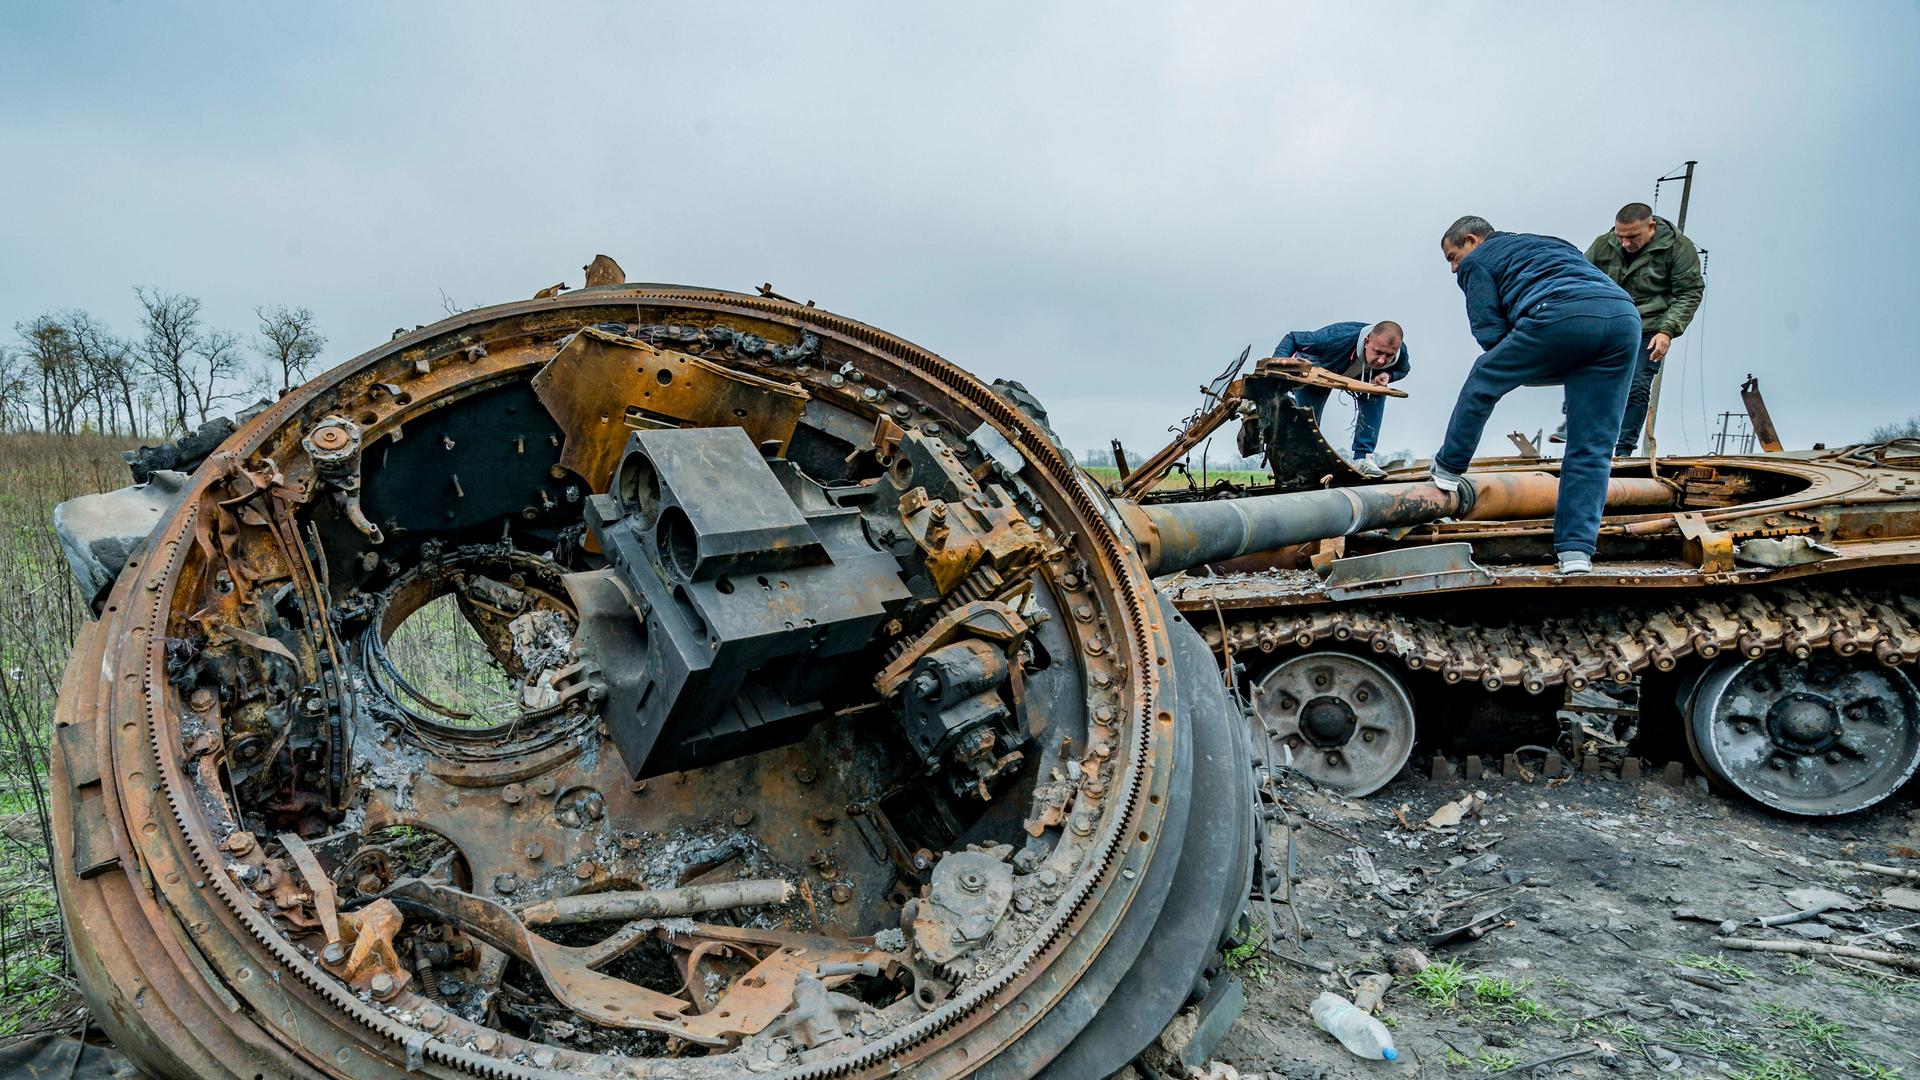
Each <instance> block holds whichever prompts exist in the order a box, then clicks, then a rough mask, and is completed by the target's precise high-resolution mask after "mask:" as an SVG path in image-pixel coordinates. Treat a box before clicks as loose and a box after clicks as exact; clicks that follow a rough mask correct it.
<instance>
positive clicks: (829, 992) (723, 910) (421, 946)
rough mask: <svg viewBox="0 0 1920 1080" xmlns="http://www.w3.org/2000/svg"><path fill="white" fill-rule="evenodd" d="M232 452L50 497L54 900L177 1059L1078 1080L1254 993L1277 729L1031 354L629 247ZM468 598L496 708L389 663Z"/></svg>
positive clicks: (245, 1069) (124, 1005) (146, 1046)
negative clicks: (59, 554)
mask: <svg viewBox="0 0 1920 1080" xmlns="http://www.w3.org/2000/svg"><path fill="white" fill-rule="evenodd" d="M616 281H617V278H616ZM550 291H552V290H550ZM200 441H201V442H202V443H209V442H218V448H217V449H214V450H213V451H212V452H211V453H208V452H207V450H208V447H207V446H205V445H202V446H200V447H199V448H198V449H197V450H195V449H193V448H192V447H191V446H188V445H186V444H182V445H180V446H174V447H169V448H162V449H159V450H156V451H153V452H148V453H143V454H140V455H135V460H134V464H135V467H136V471H137V472H138V473H140V474H141V478H142V479H143V480H144V483H142V484H140V485H139V486H136V487H132V488H128V489H124V490H122V491H119V492H113V493H107V494H103V495H98V496H87V497H84V498H82V499H78V500H75V501H73V502H70V503H67V504H63V506H62V507H61V508H60V510H59V512H58V514H57V525H58V531H59V533H60V535H61V538H62V541H63V543H64V544H65V545H66V548H67V550H68V553H69V557H70V560H71V561H72V563H73V566H74V570H75V573H76V576H77V577H78V578H79V580H80V581H81V582H82V585H83V587H84V588H86V589H87V591H88V592H89V593H90V594H94V604H95V613H96V614H97V616H98V621H97V622H94V623H92V624H90V625H89V626H87V627H86V629H85V630H84V632H83V633H82V634H81V635H80V637H79V640H78V643H77V645H76V647H75V651H74V655H73V658H72V661H71V663H70V665H69V667H68V669H67V673H66V677H65V682H64V685H63V688H62V692H61V695H60V701H59V707H58V713H57V717H56V739H55V750H54V756H53V766H52V773H51V786H52V795H53V798H52V806H53V833H54V835H53V839H54V843H55V847H56V851H57V857H56V860H55V861H56V866H57V874H58V885H59V895H60V902H61V906H62V910H63V913H64V916H65V921H66V927H67V931H68V934H69V937H70V943H71V947H72V953H73V957H74V968H75V972H76V977H77V980H78V982H79V985H80V987H81V989H82V991H83V992H84V994H85V996H86V998H87V1001H88V1002H89V1004H90V1005H91V1007H92V1013H93V1016H94V1017H95V1018H96V1019H97V1020H98V1021H99V1023H100V1024H101V1026H102V1027H103V1028H105V1029H106V1031H107V1032H108V1033H109V1034H110V1035H111V1036H112V1037H113V1039H114V1041H115V1042H116V1043H117V1044H118V1045H119V1046H120V1047H121V1048H122V1049H123V1050H124V1051H125V1052H126V1053H128V1054H129V1055H131V1056H132V1057H133V1058H134V1059H135V1060H136V1061H137V1062H138V1063H139V1064H140V1065H141V1066H142V1067H143V1068H144V1069H146V1070H147V1071H149V1072H151V1073H152V1074H153V1075H156V1076H167V1077H176V1076H178V1077H185V1076H195V1077H239V1078H243V1080H244V1078H249V1077H250V1078H252V1080H262V1078H263V1077H276V1078H278V1077H352V1078H357V1080H368V1078H375V1077H403V1076H405V1077H415V1076H430V1077H464V1076H478V1077H488V1078H505V1077H527V1078H531V1077H560V1076H590V1077H600V1076H618V1077H660V1078H684V1080H696V1078H702V1077H741V1076H756V1077H759V1076H765V1077H788V1078H803V1077H826V1076H836V1077H841V1076H844V1077H877V1076H892V1075H898V1074H910V1075H914V1076H924V1077H949V1076H960V1075H967V1076H976V1077H1026V1076H1035V1075H1039V1076H1048V1077H1061V1078H1081V1077H1098V1076H1106V1075H1109V1074H1111V1073H1113V1072H1115V1071H1116V1070H1119V1069H1120V1068H1122V1067H1123V1066H1124V1065H1125V1064H1126V1063H1127V1062H1128V1061H1129V1060H1130V1059H1131V1058H1133V1057H1134V1056H1135V1055H1136V1054H1137V1053H1138V1052H1139V1051H1140V1050H1141V1049H1142V1048H1143V1047H1145V1046H1146V1045H1147V1043H1148V1042H1150V1041H1151V1040H1153V1039H1154V1038H1155V1037H1156V1036H1157V1035H1158V1034H1159V1033H1160V1031H1161V1029H1162V1028H1163V1027H1164V1026H1165V1024H1166V1022H1167V1021H1168V1020H1169V1019H1170V1018H1171V1017H1172V1016H1173V1015H1174V1014H1175V1012H1176V1011H1177V1010H1179V1009H1181V1008H1183V1007H1185V1006H1188V1005H1189V1004H1194V1003H1197V1004H1199V1005H1200V1006H1201V1007H1202V1009H1201V1015H1202V1016H1203V1017H1206V1018H1211V1019H1208V1020H1206V1021H1205V1022H1203V1024H1202V1025H1201V1027H1200V1030H1201V1031H1202V1032H1206V1031H1211V1032H1212V1033H1213V1037H1217V1036H1218V1033H1219V1031H1220V1030H1221V1029H1222V1027H1223V1026H1224V1022H1225V1019H1230V1018H1231V1014H1232V1013H1231V1006H1230V1004H1229V1005H1223V1004H1222V1003H1223V1002H1230V1000H1231V999H1232V992H1231V991H1232V981H1231V976H1230V974H1226V973H1222V972H1221V971H1220V969H1219V964H1220V947H1221V943H1222V941H1223V940H1224V939H1226V938H1227V937H1228V935H1229V933H1230V932H1231V931H1232V929H1233V927H1234V925H1235V923H1236V921H1237V919H1238V916H1239V913H1240V911H1241V909H1242V906H1243V904H1244V902H1245V899H1246V897H1247V895H1248V890H1249V887H1250V881H1251V877H1252V870H1253V861H1254V856H1255V848H1256V836H1255V808H1254V788H1253V780H1254V776H1253V771H1252V770H1251V769H1250V768H1249V762H1250V760H1251V759H1252V750H1251V746H1250V743H1249V741H1248V729H1247V727H1246V725H1245V723H1244V720H1243V717H1242V714H1241V712H1240V710H1239V709H1237V708H1236V707H1235V706H1234V705H1233V704H1232V703H1231V702H1230V700H1229V698H1228V696H1227V694H1226V690H1225V688H1224V686H1223V685H1222V680H1221V677H1220V671H1219V669H1218V667H1217V666H1216V665H1215V663H1214V662H1213V660H1212V658H1211V656H1210V654H1209V652H1208V650H1207V648H1206V645H1205V644H1204V642H1203V641H1202V639H1201V637H1200V635H1199V634H1198V633H1196V632H1195V630H1194V629H1193V628H1192V626H1191V625H1190V624H1189V622H1188V620H1187V619H1186V617H1185V616H1183V615H1181V614H1180V613H1179V612H1178V611H1176V610H1174V609H1173V608H1171V607H1170V606H1168V605H1167V604H1165V603H1164V602H1163V601H1162V599H1161V598H1160V596H1159V595H1158V594H1157V593H1156V591H1155V589H1154V588H1153V585H1152V581H1151V579H1150V577H1149V574H1148V563H1147V562H1146V561H1145V560H1143V558H1142V557H1141V555H1140V553H1139V552H1138V551H1137V550H1136V547H1135V544H1134V542H1133V538H1132V536H1131V535H1130V534H1129V533H1128V531H1127V527H1126V525H1125V523H1124V520H1123V518H1122V517H1121V516H1120V513H1121V511H1120V510H1119V509H1118V508H1117V507H1116V505H1115V503H1114V502H1112V501H1111V500H1109V499H1108V498H1107V497H1106V496H1105V494H1104V493H1103V492H1102V491H1101V490H1100V488H1099V486H1098V485H1097V484H1096V483H1094V482H1093V481H1092V480H1091V479H1090V478H1088V477H1087V476H1086V475H1085V474H1084V473H1082V472H1080V471H1079V470H1078V469H1077V468H1075V467H1074V466H1073V465H1072V464H1071V463H1070V461H1069V460H1068V459H1067V457H1066V456H1065V455H1064V454H1063V453H1062V452H1061V450H1060V449H1059V446H1058V443H1057V441H1056V439H1055V438H1054V437H1053V435H1052V434H1051V433H1050V432H1049V430H1048V428H1047V424H1046V417H1045V414H1044V412H1043V411H1042V410H1041V409H1040V408H1039V406H1038V404H1037V403H1036V402H1034V401H1033V399H1032V398H1031V397H1030V396H1029V395H1027V394H1026V393H1025V392H1024V391H1023V390H1022V389H1021V387H1019V386H1018V385H1017V384H1011V383H996V384H993V385H991V386H990V385H987V384H985V383H982V382H980V381H978V380H976V379H975V378H973V377H972V376H970V375H968V374H966V373H965V372H964V371H962V370H961V369H960V368H958V367H956V366H954V365H953V364H950V363H948V362H946V361H944V360H942V359H940V358H939V357H937V356H935V355H933V354H932V353H929V352H927V351H925V350H923V349H920V348H917V347H915V346H913V345H911V344H908V343H907V342H904V341H901V340H900V339H898V338H895V337H892V336H890V335H888V334H885V333H883V332H881V331H878V330H875V329H873V328H871V327H869V326H866V325H863V324H861V323H858V322H854V321H852V320H850V319H846V318H842V317H840V316H837V315H832V314H829V313H827V312H825V311H821V310H819V309H817V308H815V307H813V306H811V305H802V304H797V303H792V302H789V301H786V300H784V299H780V298H778V297H776V296H772V295H761V296H748V295H741V294H735V293H727V292H718V291H709V290H703V289H693V288H682V287H677V286H640V285H626V284H618V283H615V284H608V285H603V286H600V287H592V288H587V289H583V290H580V291H577V292H573V293H568V294H566V295H564V296H546V297H542V298H537V299H536V300H534V301H530V302H525V303H515V304H508V305H503V306H498V307H491V308H486V309H481V310H475V311H469V312H466V313H464V314H460V315H457V316H455V317H453V318H450V319H448V320H446V321H443V322H440V323H438V324H435V325H433V326H428V327H425V328H422V329H419V330H416V331H414V332H413V333H409V334H405V335H402V336H399V337H397V338H396V339H395V340H393V341H391V342H389V343H387V344H384V345H382V346H380V347H378V348H376V349H374V350H372V351H370V352H367V353H365V354H363V355H361V356H359V357H356V358H355V359H353V360H350V361H348V362H346V363H344V364H342V365H340V366H339V367H337V368H335V369H334V370H332V371H330V372H328V373H326V374H325V375H323V376H321V377H319V378H317V379H315V380H313V381H312V382H310V383H308V384H307V385H305V386H303V387H300V388H298V389H296V390H294V391H292V392H291V393H288V394H286V395H284V396H282V397H281V398H280V399H279V400H278V401H275V402H273V403H271V404H270V405H267V406H265V407H264V408H263V409H262V410H261V411H259V412H258V413H257V414H255V415H252V416H250V417H248V418H246V419H244V421H243V422H242V423H241V424H240V425H239V426H238V428H237V430H235V431H233V432H232V433H231V434H230V435H228V436H227V437H226V438H225V439H224V441H219V440H218V437H217V434H216V435H215V436H214V437H210V438H207V439H202V440H200ZM1157 565H1158V566H1160V567H1162V568H1171V567H1172V566H1173V563H1172V562H1171V561H1169V556H1167V555H1166V554H1165V552H1164V550H1163V551H1162V553H1161V554H1160V556H1159V557H1158V562H1157ZM436 605H437V607H438V609H439V610H445V609H446V608H447V606H448V605H452V606H454V607H455V608H456V609H457V611H458V613H459V614H460V615H461V616H464V619H465V621H466V623H467V624H469V625H470V626H471V627H472V629H473V631H474V633H475V634H477V636H478V638H479V641H480V642H481V643H483V644H484V648H485V650H486V653H487V655H488V656H490V657H491V660H492V662H493V663H495V664H497V665H498V667H499V668H500V669H502V670H503V671H504V672H506V673H507V674H508V675H510V676H511V679H512V686H513V690H512V692H511V693H512V697H511V700H510V701H509V702H508V703H507V708H505V709H504V711H501V710H495V711H486V710H481V709H477V708H475V707H472V706H470V705H463V704H462V703H460V702H455V701H443V700H437V699H436V698H435V696H434V694H433V693H431V692H430V690H431V680H429V679H427V678H425V677H423V674H422V671H421V670H420V669H419V668H418V667H413V668H409V667H408V666H407V665H406V664H404V663H402V662H401V660H400V659H399V658H397V656H396V654H395V650H394V648H393V642H394V640H395V637H396V635H397V634H399V633H400V632H401V631H403V630H404V629H405V628H406V626H407V624H408V623H409V621H410V620H413V619H416V618H421V617H424V616H423V614H422V613H423V612H426V611H428V610H429V609H433V608H435V607H436ZM431 673H432V672H431V671H429V672H428V674H431ZM423 685H426V686H427V687H428V688H427V689H423V688H422V686H423ZM1222 1018H1225V1019H1222Z"/></svg>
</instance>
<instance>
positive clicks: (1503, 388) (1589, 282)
mask: <svg viewBox="0 0 1920 1080" xmlns="http://www.w3.org/2000/svg"><path fill="white" fill-rule="evenodd" d="M1440 250H1441V253H1442V254H1444V255H1445V256H1446V257H1447V265H1448V266H1449V267H1451V268H1452V269H1453V273H1454V278H1455V280H1456V281H1458V282H1459V284H1460V291H1461V292H1463V293H1465V294H1466V297H1467V321H1468V322H1469V323H1471V324H1472V326H1473V336H1474V339H1475V340H1476V341H1478V342H1479V343H1480V347H1481V348H1483V349H1485V350H1486V352H1485V353H1483V354H1482V355H1481V357H1480V359H1478V360H1476V361H1474V362H1473V370H1472V371H1470V372H1468V374H1467V382H1466V385H1465V386H1462V387H1461V388H1460V398H1459V400H1458V401H1456V402H1455V403H1454V406H1453V417H1452V419H1450V420H1449V421H1448V422H1447V437H1446V441H1445V442H1444V443H1443V444H1442V445H1441V447H1440V452H1439V453H1437V454H1435V455H1434V456H1433V482H1434V483H1435V484H1436V485H1438V486H1439V487H1440V488H1441V489H1443V490H1446V491H1458V490H1459V489H1460V487H1461V486H1462V484H1463V483H1464V481H1463V479H1462V476H1461V474H1462V473H1464V472H1466V471H1467V465H1468V463H1469V462H1471V461H1472V459H1473V452H1474V450H1475V449H1477V448H1478V447H1479V445H1480V434H1481V432H1482V431H1483V430H1484V429H1485V428H1486V426H1487V418H1488V417H1489V416H1490V415H1492V413H1493V406H1494V405H1495V403H1497V402H1498V401H1499V400H1500V399H1501V398H1503V397H1505V396H1506V395H1507V394H1508V393H1509V392H1511V391H1512V390H1513V389H1515V388H1516V387H1520V386H1552V385H1556V384H1557V385H1561V386H1565V387H1566V400H1567V453H1566V457H1564V458H1563V459H1561V462H1560V499H1559V503H1558V505H1557V506H1556V507H1555V509H1554V514H1553V549H1554V553H1555V555H1556V556H1557V558H1558V560H1559V564H1560V571H1561V572H1562V573H1567V574H1585V573H1589V572H1591V571H1592V569H1593V551H1594V545H1595V543H1596V541H1597V540H1598V539H1599V536H1600V517H1601V513H1602V511H1604V510H1605V509H1606V502H1607V481H1608V480H1610V479H1612V477H1613V443H1614V440H1615V439H1616V438H1618V437H1619V435H1620V412H1621V409H1622V408H1623V407H1624V406H1625V404H1626V400H1627V386H1628V384H1629V383H1630V382H1632V380H1633V367H1634V360H1635V354H1636V353H1637V352H1638V350H1639V346H1640V314H1639V312H1637V311H1635V310H1634V307H1633V300H1632V299H1630V298H1629V297H1628V296H1627V294H1626V292H1625V291H1624V290H1622V289H1621V288H1620V286H1618V285H1616V284H1614V282H1613V279H1611V278H1609V277H1607V275H1606V274H1604V273H1602V272H1601V271H1600V270H1598V269H1597V268H1595V267H1594V265H1593V264H1592V263H1590V262H1588V261H1587V260H1586V257H1585V256H1584V255H1582V254H1581V253H1580V249H1579V248H1576V247H1574V246H1573V245H1572V244H1569V243H1567V242H1566V241H1565V240H1561V239H1559V238H1557V237H1552V236H1534V235H1532V234H1530V233H1504V232H1496V231H1494V228H1493V226H1491V225H1489V224H1487V222H1486V219H1485V218H1479V217H1471V216H1469V217H1463V218H1461V219H1460V220H1458V221H1456V222H1454V223H1453V227H1452V228H1450V229H1448V230H1447V232H1446V235H1445V236H1443V237H1441V239H1440Z"/></svg>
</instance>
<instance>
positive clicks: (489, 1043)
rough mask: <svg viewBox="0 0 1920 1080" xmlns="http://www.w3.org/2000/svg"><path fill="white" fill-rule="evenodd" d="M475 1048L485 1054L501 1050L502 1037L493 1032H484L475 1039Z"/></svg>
mask: <svg viewBox="0 0 1920 1080" xmlns="http://www.w3.org/2000/svg"><path fill="white" fill-rule="evenodd" d="M473 1048H474V1049H475V1050H478V1051H480V1052H481V1053H483V1054H491V1053H493V1052H494V1051H495V1050H498V1049H500V1036H498V1035H496V1034H494V1033H493V1032H491V1031H482V1032H480V1033H479V1034H477V1035H475V1036H474V1037H473Z"/></svg>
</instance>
